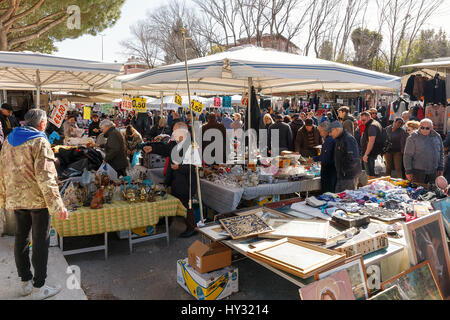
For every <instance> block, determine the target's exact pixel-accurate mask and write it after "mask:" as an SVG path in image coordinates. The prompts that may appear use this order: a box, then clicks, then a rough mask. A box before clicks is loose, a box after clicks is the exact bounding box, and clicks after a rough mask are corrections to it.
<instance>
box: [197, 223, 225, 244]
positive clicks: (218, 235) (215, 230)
mask: <svg viewBox="0 0 450 320" xmlns="http://www.w3.org/2000/svg"><path fill="white" fill-rule="evenodd" d="M198 231H199V232H200V233H201V234H203V235H205V236H206V237H208V238H209V239H211V240H213V241H222V240H227V239H230V235H229V234H228V232H227V231H226V230H225V229H224V228H223V227H222V225H221V224H220V223H214V224H212V225H208V226H205V227H203V228H198ZM224 233H226V235H225V234H224Z"/></svg>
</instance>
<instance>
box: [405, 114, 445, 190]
mask: <svg viewBox="0 0 450 320" xmlns="http://www.w3.org/2000/svg"><path fill="white" fill-rule="evenodd" d="M433 129H434V126H433V121H431V120H430V119H423V120H422V121H421V122H420V128H419V130H417V131H415V132H413V133H412V134H411V135H410V136H409V137H408V139H407V140H406V146H405V153H404V155H403V164H404V166H405V171H406V177H407V178H408V180H409V181H412V182H416V183H422V184H429V183H430V184H431V183H434V182H435V180H436V178H437V177H438V176H442V174H443V173H444V145H443V143H442V138H441V136H440V135H439V134H438V133H437V132H436V131H434V130H433Z"/></svg>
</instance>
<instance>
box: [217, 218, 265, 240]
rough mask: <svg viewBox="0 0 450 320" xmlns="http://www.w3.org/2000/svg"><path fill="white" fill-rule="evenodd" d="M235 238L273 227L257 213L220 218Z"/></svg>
mask: <svg viewBox="0 0 450 320" xmlns="http://www.w3.org/2000/svg"><path fill="white" fill-rule="evenodd" d="M220 223H221V224H222V226H223V227H224V229H225V230H226V231H227V232H228V233H229V234H230V236H231V238H233V240H238V239H242V238H247V237H251V236H257V235H260V234H262V233H267V232H271V231H273V229H272V228H271V227H270V226H269V225H268V224H267V223H266V222H265V221H264V220H263V219H261V218H260V217H258V216H257V215H256V214H255V213H251V214H247V215H242V216H235V217H231V218H226V219H222V220H220Z"/></svg>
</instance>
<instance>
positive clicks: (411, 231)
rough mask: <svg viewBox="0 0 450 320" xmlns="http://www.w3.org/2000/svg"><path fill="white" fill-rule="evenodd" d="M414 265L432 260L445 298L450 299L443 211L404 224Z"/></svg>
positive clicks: (449, 276) (449, 271)
mask: <svg viewBox="0 0 450 320" xmlns="http://www.w3.org/2000/svg"><path fill="white" fill-rule="evenodd" d="M404 229H405V237H406V241H407V244H408V252H409V257H410V262H411V264H412V265H417V264H419V263H421V262H424V261H429V262H430V267H431V270H432V272H433V274H434V276H435V277H436V282H437V283H438V284H439V287H440V290H441V293H442V296H443V298H444V299H450V257H449V256H450V254H449V249H448V244H447V238H446V235H445V230H444V224H443V222H442V217H441V213H440V212H439V211H438V212H435V213H433V214H430V215H428V216H426V217H422V218H419V219H417V220H414V221H411V222H409V223H407V224H405V225H404Z"/></svg>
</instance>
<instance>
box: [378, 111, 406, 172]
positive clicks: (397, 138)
mask: <svg viewBox="0 0 450 320" xmlns="http://www.w3.org/2000/svg"><path fill="white" fill-rule="evenodd" d="M384 130H385V132H386V137H387V149H386V150H384V151H385V153H384V160H385V161H386V176H391V177H393V178H402V177H403V173H402V171H403V153H404V152H405V145H406V138H408V133H407V132H406V131H405V129H403V119H402V118H396V119H395V121H394V123H393V124H391V125H390V126H388V127H387V128H386V129H384ZM392 171H394V172H395V173H394V174H392Z"/></svg>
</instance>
